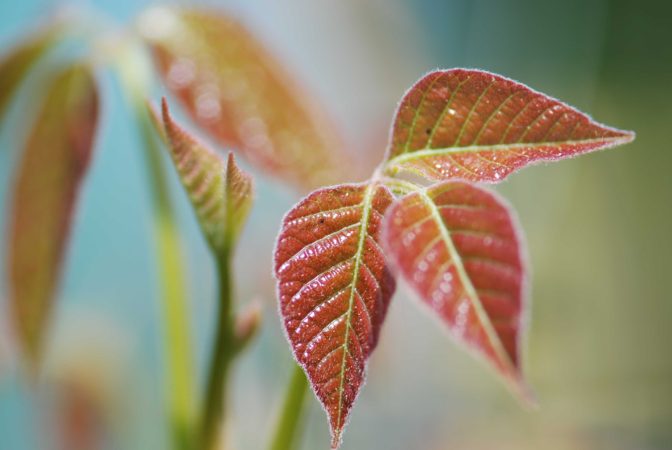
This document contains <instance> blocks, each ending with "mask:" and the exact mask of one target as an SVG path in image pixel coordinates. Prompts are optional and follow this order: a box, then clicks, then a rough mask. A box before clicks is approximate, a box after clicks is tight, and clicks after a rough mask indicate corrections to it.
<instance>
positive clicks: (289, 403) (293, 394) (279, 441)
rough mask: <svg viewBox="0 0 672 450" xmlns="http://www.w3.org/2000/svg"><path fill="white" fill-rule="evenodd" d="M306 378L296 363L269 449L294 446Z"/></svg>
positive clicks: (297, 434)
mask: <svg viewBox="0 0 672 450" xmlns="http://www.w3.org/2000/svg"><path fill="white" fill-rule="evenodd" d="M307 392H308V380H307V379H306V374H305V373H303V369H302V368H301V367H299V365H298V364H297V365H296V366H295V367H294V371H293V372H292V378H291V379H290V380H289V385H288V386H287V393H286V394H285V400H284V403H283V405H282V410H281V413H280V419H279V420H278V424H277V426H276V429H275V433H274V435H273V440H272V441H271V445H270V447H269V450H291V449H293V448H296V446H297V443H298V437H299V434H300V432H301V423H302V419H303V416H304V414H303V409H304V405H305V403H306V402H305V398H306V393H307Z"/></svg>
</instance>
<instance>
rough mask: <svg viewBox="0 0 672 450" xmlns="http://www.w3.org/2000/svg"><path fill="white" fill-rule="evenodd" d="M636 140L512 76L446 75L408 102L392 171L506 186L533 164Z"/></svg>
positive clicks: (399, 116)
mask: <svg viewBox="0 0 672 450" xmlns="http://www.w3.org/2000/svg"><path fill="white" fill-rule="evenodd" d="M634 136H635V135H634V133H632V132H630V131H622V130H617V129H614V128H610V127H608V126H605V125H602V124H599V123H597V122H595V121H593V120H592V119H591V118H590V117H588V116H586V115H585V114H583V113H581V112H579V111H577V110H576V109H574V108H572V107H570V106H567V105H565V104H564V103H562V102H560V101H558V100H556V99H553V98H551V97H548V96H546V95H544V94H541V93H539V92H536V91H534V90H532V89H530V88H528V87H527V86H525V85H522V84H520V83H516V82H515V81H512V80H509V79H508V78H504V77H501V76H499V75H494V74H491V73H487V72H483V71H479V70H465V69H454V70H444V71H437V72H432V73H430V74H428V75H426V76H425V77H424V78H422V79H421V80H420V81H418V82H417V83H416V84H415V85H414V86H413V87H412V88H411V89H410V90H409V91H408V92H407V93H406V95H405V96H404V98H403V99H402V101H401V104H400V106H399V108H398V110H397V113H396V117H395V122H394V127H393V130H392V136H391V143H390V145H389V148H388V162H387V165H386V167H387V170H388V172H389V173H395V172H397V171H399V170H407V171H410V172H414V173H416V174H419V175H421V176H424V177H426V178H428V179H431V180H438V181H440V180H449V179H456V178H461V179H465V180H471V181H487V182H498V181H501V180H503V179H504V178H505V177H507V176H508V175H509V174H510V173H512V172H514V171H516V170H518V169H521V168H523V167H525V166H527V165H529V164H532V163H535V162H539V161H552V160H557V159H563V158H569V157H572V156H576V155H580V154H582V153H587V152H590V151H594V150H600V149H604V148H608V147H613V146H616V145H620V144H624V143H627V142H630V141H631V140H632V139H634Z"/></svg>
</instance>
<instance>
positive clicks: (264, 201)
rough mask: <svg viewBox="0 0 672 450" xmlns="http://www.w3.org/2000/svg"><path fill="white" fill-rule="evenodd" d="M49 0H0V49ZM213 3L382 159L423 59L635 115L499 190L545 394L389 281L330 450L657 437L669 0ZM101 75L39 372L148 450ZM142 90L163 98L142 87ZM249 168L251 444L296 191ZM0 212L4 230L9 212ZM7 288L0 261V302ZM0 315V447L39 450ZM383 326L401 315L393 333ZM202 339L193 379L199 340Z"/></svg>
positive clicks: (142, 253)
mask: <svg viewBox="0 0 672 450" xmlns="http://www.w3.org/2000/svg"><path fill="white" fill-rule="evenodd" d="M62 3H65V2H56V1H39V0H30V1H28V0H26V1H23V2H19V3H16V2H4V3H2V4H0V24H1V25H2V26H0V42H1V43H2V44H1V45H0V48H1V49H2V50H3V51H4V50H5V49H6V48H7V47H8V46H9V45H11V44H12V43H13V42H16V41H17V39H19V38H21V37H22V36H25V35H26V33H27V32H29V31H30V30H32V29H33V27H34V25H35V24H36V18H44V17H45V16H48V15H49V14H50V13H51V12H55V11H57V10H58V9H60V8H61V7H62V6H63V4H62ZM67 4H69V5H72V7H73V9H80V8H84V9H85V10H86V9H87V8H91V9H93V8H94V7H95V8H96V9H97V10H100V11H103V12H105V13H106V14H108V17H106V18H100V20H101V21H110V20H112V21H119V22H121V23H124V22H126V21H128V20H132V18H133V17H134V16H135V15H136V14H137V13H138V12H140V11H141V10H142V9H143V8H144V7H145V6H147V4H149V2H147V3H146V4H143V2H134V1H130V0H125V1H118V2H104V1H90V2H84V1H74V2H67ZM217 5H218V6H219V7H222V8H224V9H225V10H227V11H230V12H231V13H232V14H234V15H237V16H239V17H240V18H241V19H242V21H243V22H244V23H245V24H247V25H248V26H249V27H250V28H251V29H252V30H253V31H254V32H255V33H256V34H257V35H258V36H260V37H261V39H262V40H263V41H264V42H265V43H266V44H267V45H268V46H269V47H270V48H271V49H272V50H273V51H274V52H275V53H276V55H277V56H279V57H280V58H282V60H284V61H285V64H286V65H287V66H288V67H289V68H290V69H291V70H292V71H293V72H294V73H295V74H296V75H297V76H298V77H299V79H300V80H302V81H303V82H305V84H306V85H307V86H308V89H309V91H310V92H312V93H313V94H314V95H315V96H316V97H317V98H318V99H320V100H321V101H322V102H323V103H324V104H325V105H326V107H327V108H328V110H329V112H330V113H331V115H332V117H333V118H334V119H335V120H336V122H337V123H338V125H339V126H340V127H341V129H342V131H343V133H344V136H345V138H346V140H347V142H348V143H350V145H351V146H353V148H356V149H358V151H359V152H360V153H362V152H366V155H367V160H369V158H370V161H371V165H373V163H374V162H375V161H377V160H379V159H380V157H381V154H382V151H383V149H384V144H385V140H386V133H387V129H386V127H387V124H388V123H389V121H390V118H391V116H392V113H393V111H394V108H395V106H396V102H397V101H398V99H399V97H400V96H401V94H402V93H403V91H404V90H405V89H406V88H407V87H408V86H410V85H411V84H412V83H413V82H414V81H415V80H416V79H417V78H418V76H419V74H421V73H424V72H426V71H428V70H430V69H433V68H436V67H457V66H467V67H478V68H482V69H486V70H491V71H494V72H497V73H501V74H504V75H507V76H510V77H512V78H514V79H517V80H520V81H521V82H524V83H526V84H528V85H530V86H534V87H535V88H536V89H539V90H541V91H543V92H545V93H548V94H550V95H553V96H556V97H558V98H562V99H563V100H566V101H567V102H568V103H570V104H572V105H574V106H576V107H578V108H580V109H581V110H584V111H587V112H589V113H591V114H592V115H593V116H594V117H595V118H596V119H598V120H599V121H601V122H605V123H609V124H612V125H614V126H617V127H622V128H628V129H633V130H635V131H636V132H637V133H638V138H637V140H636V141H635V142H634V143H633V144H630V145H629V146H627V147H624V148H620V149H616V150H612V151H610V152H607V153H601V154H600V153H598V154H593V155H588V156H584V157H582V158H580V159H577V160H573V161H571V162H563V163H560V164H555V165H549V166H547V167H543V168H537V169H536V170H530V171H523V172H522V173H520V174H518V175H516V176H514V177H512V178H511V179H510V180H509V181H507V182H506V183H505V184H503V185H502V186H499V187H498V189H499V190H500V191H502V192H504V193H505V194H506V196H507V198H508V199H509V200H510V201H511V203H512V204H513V205H514V206H515V207H516V209H517V210H518V213H519V216H520V219H521V222H522V225H523V227H524V229H525V230H526V232H527V236H528V240H529V245H530V249H531V260H532V269H533V273H532V275H533V291H532V301H533V304H532V306H533V307H532V314H533V316H534V320H533V321H532V328H531V330H530V339H529V341H530V348H529V355H528V364H527V373H528V376H529V381H530V383H531V384H532V385H533V386H534V387H535V388H536V391H537V393H538V396H539V399H540V403H541V406H542V407H541V410H540V411H538V412H534V413H527V412H525V411H522V410H521V409H520V408H519V406H518V405H517V404H516V402H515V401H514V400H513V399H511V398H510V396H509V395H508V394H507V392H505V389H504V388H503V387H501V386H500V384H498V383H497V382H496V381H494V380H493V377H492V376H491V375H490V374H489V373H487V371H484V370H482V368H481V367H478V364H477V363H475V362H474V361H473V360H472V359H471V358H469V357H468V356H467V355H465V354H464V353H463V352H460V351H459V350H457V349H456V347H455V346H453V345H450V344H449V343H448V342H447V340H446V338H445V336H444V335H443V333H442V331H441V330H440V328H439V327H436V326H428V325H429V324H430V323H431V320H430V319H429V318H428V317H426V316H425V315H423V314H422V313H420V312H418V309H417V308H414V307H413V305H411V304H410V302H408V301H402V300H401V299H400V300H398V301H395V302H394V303H393V305H392V307H391V309H390V316H389V319H388V322H387V323H386V325H385V326H384V327H383V330H382V333H383V337H382V338H381V345H380V347H379V349H378V351H377V352H376V354H375V355H374V356H373V358H372V359H371V363H370V369H369V374H368V379H369V380H370V381H371V383H370V385H369V386H368V387H367V389H365V390H364V391H363V393H362V396H361V397H360V400H359V403H358V407H357V408H356V410H355V411H354V413H353V417H352V423H351V426H350V427H349V429H348V437H347V440H346V441H345V443H344V445H343V448H344V449H358V448H389V449H407V448H421V449H428V450H432V449H444V448H455V449H460V448H464V449H475V448H476V449H478V448H484V449H486V448H505V449H506V448H512V449H513V448H515V449H520V448H529V449H535V448H539V447H540V446H541V445H543V447H544V448H549V449H570V448H571V449H577V448H578V449H581V448H586V449H602V448H604V449H607V448H608V449H633V448H637V449H664V448H669V447H670V445H672V434H671V433H672V431H670V430H672V402H670V399H671V398H672V356H670V351H669V342H671V341H672V296H671V295H670V293H669V288H668V286H669V283H667V272H668V271H669V269H670V263H669V255H670V254H672V239H671V238H670V237H669V230H670V229H672V211H671V210H670V207H669V203H670V202H669V199H670V196H671V194H672V178H671V177H669V174H668V173H669V167H671V166H672V152H670V143H669V142H670V131H669V129H670V128H669V123H670V121H671V120H672V107H671V106H670V105H672V90H670V88H669V77H670V73H671V69H672V29H670V27H669V24H668V23H667V18H668V17H670V14H672V6H671V5H668V4H667V3H666V2H663V1H662V0H660V1H655V0H642V1H640V2H637V4H636V5H635V4H632V3H631V2H627V1H625V0H588V1H579V0H570V1H566V2H561V3H559V2H537V1H532V0H505V1H485V0H481V1H467V0H462V1H447V2H440V1H432V0H419V1H415V2H410V1H408V2H404V1H401V0H393V1H389V0H386V1H382V0H378V1H370V2H357V1H354V0H349V1H345V2H339V3H333V4H330V5H327V4H326V3H324V2H321V3H315V2H309V1H303V0H288V1H285V2H274V1H270V0H264V1H258V2H243V1H222V2H217ZM39 75H40V74H35V75H33V76H37V77H39ZM101 82H102V86H103V90H104V91H103V96H104V102H103V110H102V119H103V120H102V121H101V125H102V126H101V129H100V133H99V136H98V145H99V148H98V150H97V153H96V155H95V157H94V160H93V161H92V167H91V172H90V173H89V175H88V178H87V181H86V183H87V187H86V189H85V190H84V191H83V195H82V197H81V198H80V203H79V211H78V215H77V217H76V220H75V223H74V227H73V230H72V236H73V237H74V239H73V241H72V245H71V248H70V249H69V254H68V258H67V265H66V269H65V273H64V277H63V281H62V288H61V298H60V301H59V308H58V313H57V316H56V317H55V321H54V338H53V340H52V342H51V343H50V348H49V361H48V364H47V368H48V371H49V372H50V373H51V374H52V375H53V376H54V379H73V377H72V375H71V374H76V376H75V377H74V379H77V380H80V381H78V383H80V384H78V385H77V386H76V387H75V389H83V390H85V391H87V392H88V391H91V392H94V393H95V396H94V399H95V402H98V403H99V404H101V405H104V407H103V408H102V411H104V414H106V415H107V416H109V418H110V421H109V424H110V428H109V430H106V432H107V433H108V435H109V436H110V444H109V446H110V448H129V449H135V448H137V449H141V448H142V449H145V448H164V447H165V442H164V439H165V436H166V433H165V432H164V431H165V430H163V428H162V427H164V422H163V420H162V419H163V416H162V408H163V407H162V405H161V401H162V400H161V394H162V390H161V389H162V386H161V384H160V383H159V381H158V380H161V379H162V376H161V371H162V369H163V365H162V364H161V353H160V344H159V342H158V339H159V336H160V330H158V326H159V324H158V322H157V320H156V317H157V316H158V301H157V300H156V297H157V292H155V291H154V289H155V288H154V286H156V283H155V282H154V277H155V276H156V274H155V272H154V268H153V266H152V260H151V256H150V255H151V253H150V246H151V235H150V233H151V225H150V218H149V210H150V207H149V206H150V205H149V196H148V193H147V191H146V187H145V186H146V184H145V183H144V180H143V176H144V173H143V171H142V167H141V164H142V156H141V154H140V141H139V136H138V135H137V133H136V130H135V128H134V127H133V126H132V122H131V111H129V110H127V107H126V106H125V104H124V102H123V100H122V97H121V92H120V87H119V86H118V85H117V84H116V81H115V80H114V79H113V77H112V76H111V75H110V74H109V73H105V74H103V76H102V78H101ZM155 94H157V95H159V94H161V90H160V89H159V86H157V92H156V93H155ZM20 95H22V96H23V98H26V95H30V92H25V91H24V92H21V94H20ZM155 98H157V97H155ZM22 108H28V109H31V108H33V105H32V103H31V102H25V101H24V102H20V103H18V104H16V105H14V107H13V108H12V110H11V111H10V114H9V118H8V121H6V122H5V123H4V124H3V125H2V127H0V180H1V181H0V211H5V210H6V204H7V201H8V199H9V198H10V192H9V189H10V185H11V182H12V181H13V179H14V177H13V175H14V170H15V167H16V163H17V161H18V154H17V152H16V151H15V150H14V149H15V148H16V144H15V140H16V139H22V136H23V134H25V131H26V127H24V126H23V124H21V123H20V120H19V118H20V116H21V114H19V113H20V110H21V109H22ZM22 133H23V134H22ZM369 155H370V156H369ZM171 173H172V172H171ZM255 178H256V179H257V187H258V190H257V203H256V204H255V206H254V209H253V211H252V215H251V217H250V221H249V224H248V226H247V227H246V229H245V231H244V233H243V239H242V242H241V243H240V245H239V248H240V249H241V250H240V251H239V252H238V255H237V261H236V264H237V267H236V270H237V277H238V279H239V281H238V288H239V292H240V295H239V297H240V298H241V299H248V298H253V297H255V298H259V300H260V301H261V302H262V303H263V304H264V308H265V314H264V315H265V317H264V319H265V320H264V322H265V323H264V328H263V333H262V335H261V336H260V339H259V340H258V341H257V342H256V343H255V345H254V346H253V347H252V349H251V351H250V352H249V353H247V354H246V355H244V357H243V359H242V362H241V365H240V367H238V368H237V371H236V374H235V375H236V384H235V385H236V389H237V391H236V392H235V393H234V395H235V399H234V401H235V404H234V406H233V408H232V409H233V411H235V415H232V422H233V423H232V428H234V429H235V430H236V435H235V436H234V442H235V443H237V444H238V445H237V447H238V448H241V449H246V448H261V446H262V445H263V436H264V434H265V433H257V432H256V430H257V429H259V428H262V429H263V430H264V431H268V430H270V429H271V428H272V423H273V417H272V411H274V410H275V408H273V407H269V405H270V406H277V404H278V403H279V402H280V399H281V393H282V389H283V388H282V387H283V386H284V385H285V383H286V380H287V378H288V377H289V372H290V366H289V362H290V360H289V358H288V355H289V350H288V349H287V346H286V342H285V339H284V337H283V336H282V334H281V331H280V324H279V320H278V319H277V314H276V306H275V298H274V291H273V287H274V286H273V281H272V276H271V256H272V246H273V240H274V237H275V235H276V231H277V227H278V225H279V223H280V219H281V216H282V214H283V213H284V212H285V211H286V210H287V209H288V208H289V207H290V206H291V205H292V204H293V203H294V202H295V200H296V197H295V196H294V194H293V193H292V192H290V190H289V189H288V188H286V187H284V186H281V185H280V184H276V183H274V182H271V181H268V180H267V179H264V178H263V177H262V176H256V177H255ZM171 181H172V184H173V188H174V189H173V190H174V194H175V198H176V199H177V201H178V204H179V208H180V213H181V214H180V217H181V218H182V222H181V223H180V230H181V231H182V236H183V244H184V249H185V253H186V255H187V257H188V267H189V292H190V293H191V301H192V307H193V309H194V311H195V315H194V321H195V322H196V324H195V326H194V329H195V330H198V331H197V336H195V338H196V339H197V340H198V341H199V342H205V340H206V336H207V334H206V333H208V332H209V331H210V330H208V329H206V328H207V327H204V326H202V325H201V326H198V325H199V324H201V323H210V322H211V321H210V320H209V319H210V318H211V315H212V314H213V311H214V306H215V305H214V301H212V300H211V299H214V298H215V297H216V296H215V294H214V289H215V285H216V283H215V274H214V270H213V269H212V267H211V266H210V264H209V259H208V251H207V247H206V244H205V241H204V240H203V238H202V237H201V236H200V234H199V233H200V232H199V229H198V225H197V224H196V221H195V219H194V218H193V215H192V214H191V211H190V209H189V208H190V205H189V204H188V201H187V198H186V196H184V195H183V193H182V192H181V191H180V187H179V182H178V180H177V178H176V177H172V180H171ZM0 219H1V222H2V227H3V230H4V229H5V228H6V224H7V218H6V217H5V216H4V215H3V216H1V217H0ZM6 249H7V242H6V240H4V239H3V240H0V251H1V252H2V253H3V254H4V253H5V252H6ZM4 264H5V261H4V260H2V263H1V265H0V269H2V270H3V271H4ZM3 273H4V272H3ZM5 286H6V283H5V281H4V279H3V280H2V281H0V299H4V298H5V297H6V288H5ZM401 296H406V293H405V292H403V291H401V293H400V297H401ZM404 300H405V299H404ZM2 306H3V308H4V302H3V305H2ZM5 316H6V314H5V313H4V312H3V313H2V315H0V320H2V321H3V322H2V323H1V325H0V331H1V332H2V335H3V336H2V338H0V447H2V448H5V447H6V448H42V447H43V446H45V445H46V444H45V443H44V442H41V439H42V436H41V434H40V433H34V432H32V431H31V430H33V429H34V427H35V424H36V423H41V424H43V426H44V428H43V429H45V430H46V429H47V427H49V426H53V423H54V418H53V417H49V416H48V413H45V412H42V411H46V409H45V408H42V407H41V406H44V405H43V403H44V402H49V401H52V400H54V401H55V399H50V398H49V396H47V399H46V400H45V399H44V398H40V399H39V400H38V399H37V398H35V396H34V395H33V394H31V393H30V392H29V390H28V389H27V388H26V387H25V386H24V385H23V383H22V382H21V381H20V380H19V378H18V375H17V372H16V371H15V370H14V368H13V367H12V366H13V365H14V363H13V362H12V355H11V350H10V347H9V346H8V345H7V339H6V336H5V335H6V334H7V333H6V331H7V327H6V325H5V323H4V317H5ZM400 329H403V330H404V332H403V333H401V332H400V333H398V336H397V335H395V333H394V330H400ZM408 336H413V337H414V339H413V340H409V339H408ZM198 348H201V349H202V350H203V353H202V354H199V355H197V362H198V367H199V371H200V373H199V375H200V376H201V377H202V375H203V371H204V361H205V357H206V354H207V349H204V348H203V345H200V346H198ZM394 353H399V354H400V355H393V354H394ZM392 356H395V357H394V358H393V357H392ZM68 374H70V375H68ZM311 402H312V403H311V405H310V418H309V422H308V426H307V427H306V435H305V438H304V448H306V449H309V448H320V447H321V445H322V444H323V443H324V442H326V441H327V440H328V438H327V435H328V430H327V426H326V423H325V421H324V417H323V413H322V411H320V409H319V406H318V405H317V403H316V402H314V401H313V400H311ZM36 421H38V422H36ZM389 430H394V431H395V432H394V433H390V432H389ZM26 440H29V441H28V442H27V441H26Z"/></svg>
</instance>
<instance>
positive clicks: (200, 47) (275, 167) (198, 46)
mask: <svg viewBox="0 0 672 450" xmlns="http://www.w3.org/2000/svg"><path fill="white" fill-rule="evenodd" d="M143 24H145V26H144V29H143V32H144V34H145V36H146V37H147V39H148V41H149V42H150V44H151V49H152V52H153V55H154V59H155V61H156V64H157V66H158V70H159V72H160V74H161V76H162V77H163V79H164V80H165V82H166V84H167V86H168V87H169V88H170V89H171V90H172V91H173V92H174V93H175V95H176V96H177V97H178V98H179V99H180V100H181V101H182V103H183V104H184V106H185V108H186V110H187V111H188V113H189V114H190V115H191V117H192V119H193V120H194V121H195V122H196V123H198V124H199V125H200V126H201V127H203V128H204V129H205V130H207V131H208V132H209V133H210V134H211V135H212V136H213V137H214V138H215V139H217V140H218V141H219V142H220V143H221V144H222V145H224V146H232V147H234V148H237V149H240V150H241V151H242V152H243V155H244V156H245V157H246V158H248V159H249V160H250V161H251V162H252V163H253V164H256V165H258V166H259V167H260V168H262V169H264V170H267V171H268V172H270V173H272V174H275V175H277V176H279V177H281V178H284V179H285V180H286V181H288V182H290V183H292V184H294V185H298V186H299V187H302V188H306V187H308V188H310V187H316V186H319V185H323V184H326V183H329V182H332V181H334V180H335V179H336V177H337V172H338V168H339V167H343V161H342V160H343V159H344V158H343V155H341V156H340V158H339V159H338V160H337V156H338V151H339V150H340V148H341V146H340V142H339V140H338V139H337V138H336V135H335V133H334V132H333V131H332V130H331V128H330V125H329V123H328V121H326V120H324V119H323V118H321V117H320V114H318V111H317V110H316V108H314V107H313V105H311V104H309V103H308V101H307V100H306V99H305V98H303V97H302V96H301V95H300V92H299V90H298V89H296V87H295V86H293V84H292V83H291V82H290V78H289V77H288V76H287V74H285V73H284V71H283V70H282V67H281V65H280V64H279V63H278V62H277V61H275V60H274V59H273V58H272V57H271V56H270V55H269V54H268V52H267V51H266V50H265V49H264V48H263V47H262V46H261V44H260V43H258V42H257V41H256V40H255V39H254V38H253V37H252V35H251V34H250V33H249V32H248V31H247V30H245V28H243V27H242V26H241V25H240V24H238V23H237V22H235V21H234V20H232V19H230V18H228V17H226V16H223V15H221V14H219V13H217V12H213V11H207V12H206V11H192V10H177V9H168V8H160V9H153V10H150V12H149V13H148V15H147V16H146V20H144V21H143Z"/></svg>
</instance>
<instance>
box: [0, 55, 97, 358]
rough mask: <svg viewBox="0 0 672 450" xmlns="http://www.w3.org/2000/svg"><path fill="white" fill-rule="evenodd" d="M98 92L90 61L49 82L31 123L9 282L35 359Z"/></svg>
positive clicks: (85, 161)
mask: <svg viewBox="0 0 672 450" xmlns="http://www.w3.org/2000/svg"><path fill="white" fill-rule="evenodd" d="M97 121H98V92H97V88H96V84H95V80H94V76H93V74H92V73H91V71H90V69H89V68H88V67H87V66H80V65H76V66H71V67H69V68H67V69H66V70H65V71H63V72H62V73H60V74H59V75H57V77H56V78H55V79H54V80H53V82H52V84H51V85H50V86H49V89H48V91H47V95H46V98H45V99H44V102H43V104H42V105H41V107H40V110H39V113H38V116H37V120H36V122H35V124H34V126H33V128H32V129H31V130H30V134H29V136H28V140H27V143H26V146H25V148H24V152H23V159H22V161H21V164H20V167H19V170H18V178H17V180H16V185H15V189H14V197H13V205H12V207H13V209H12V212H11V216H10V224H9V225H10V226H9V261H8V269H9V285H10V295H11V305H12V309H13V314H14V322H15V328H16V330H17V333H18V335H19V340H20V341H21V343H22V344H23V347H24V349H25V351H26V353H27V357H28V358H29V359H30V360H31V362H33V363H36V362H37V359H38V357H39V354H40V346H41V341H42V336H43V334H44V332H45V328H46V327H47V325H48V318H49V315H50V312H51V309H52V305H51V303H52V298H53V297H54V295H55V289H56V285H57V280H58V274H59V268H60V265H61V261H62V259H63V254H64V250H65V243H66V241H67V238H68V233H69V229H70V222H71V218H72V215H73V212H74V206H75V201H76V198H77V194H78V191H79V187H80V184H81V182H82V180H83V178H84V175H85V174H86V170H87V168H88V166H89V161H90V159H91V154H92V150H93V141H94V134H95V130H96V125H97Z"/></svg>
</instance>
